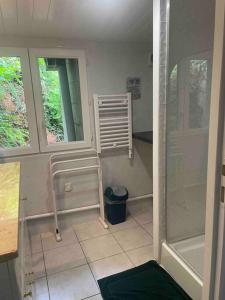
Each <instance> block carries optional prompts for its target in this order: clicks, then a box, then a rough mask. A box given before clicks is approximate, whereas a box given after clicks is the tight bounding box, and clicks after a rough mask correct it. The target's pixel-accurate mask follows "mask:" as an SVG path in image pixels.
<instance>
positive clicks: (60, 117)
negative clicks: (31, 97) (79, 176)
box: [38, 57, 84, 144]
mask: <svg viewBox="0 0 225 300" xmlns="http://www.w3.org/2000/svg"><path fill="white" fill-rule="evenodd" d="M38 66H39V73H40V80H41V89H42V100H43V110H44V119H45V125H46V135H47V143H48V144H54V143H57V142H72V141H82V140H83V138H84V137H83V124H82V108H81V95H80V78H79V65H78V60H77V59H68V58H66V59H65V58H43V57H41V58H38Z"/></svg>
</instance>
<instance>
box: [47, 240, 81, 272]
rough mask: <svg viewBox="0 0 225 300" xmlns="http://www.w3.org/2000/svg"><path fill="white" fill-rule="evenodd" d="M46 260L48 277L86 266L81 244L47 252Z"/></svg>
mask: <svg viewBox="0 0 225 300" xmlns="http://www.w3.org/2000/svg"><path fill="white" fill-rule="evenodd" d="M44 258H45V265H46V272H47V274H48V275H49V274H54V273H56V272H60V271H64V270H68V269H72V268H74V267H78V266H81V265H84V264H86V259H85V256H84V254H83V251H82V249H81V247H80V244H79V243H77V244H71V245H67V246H65V247H59V248H55V249H52V250H48V251H45V252H44Z"/></svg>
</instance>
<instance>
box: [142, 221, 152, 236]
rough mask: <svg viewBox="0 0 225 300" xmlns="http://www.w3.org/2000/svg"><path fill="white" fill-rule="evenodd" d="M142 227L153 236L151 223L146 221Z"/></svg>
mask: <svg viewBox="0 0 225 300" xmlns="http://www.w3.org/2000/svg"><path fill="white" fill-rule="evenodd" d="M142 227H143V228H144V229H145V230H146V231H147V232H148V233H150V234H151V236H153V223H152V222H151V223H146V224H143V225H142Z"/></svg>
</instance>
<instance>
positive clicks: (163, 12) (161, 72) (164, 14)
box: [153, 0, 225, 300]
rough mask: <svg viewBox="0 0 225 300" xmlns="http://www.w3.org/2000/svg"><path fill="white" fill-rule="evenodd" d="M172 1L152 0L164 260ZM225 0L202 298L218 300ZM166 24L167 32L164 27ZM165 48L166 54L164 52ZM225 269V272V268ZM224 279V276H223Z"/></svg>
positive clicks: (220, 7)
mask: <svg viewBox="0 0 225 300" xmlns="http://www.w3.org/2000/svg"><path fill="white" fill-rule="evenodd" d="M169 5H170V0H166V1H164V0H153V16H154V19H153V52H154V56H153V139H154V143H153V178H154V182H153V197H154V202H153V223H154V226H153V239H154V257H155V259H156V260H158V261H159V263H160V262H161V250H162V244H163V241H165V239H166V224H165V223H166V221H165V217H166V216H165V209H166V203H165V171H166V166H165V132H164V131H165V104H166V102H165V99H166V95H165V94H166V89H165V90H163V91H162V90H160V88H161V87H162V86H166V76H165V67H166V62H165V63H164V64H163V65H162V62H161V59H163V60H166V57H167V51H165V50H164V49H162V48H161V45H162V43H163V42H165V40H163V41H162V40H161V38H162V34H163V35H164V36H166V39H168V23H169ZM224 15H225V0H215V28H214V45H213V66H212V88H211V107H210V128H209V150H208V170H210V172H209V171H208V173H207V195H206V227H205V232H206V235H205V253H204V273H203V282H204V284H203V289H202V299H204V300H212V299H215V300H218V298H214V292H215V287H216V288H217V289H219V288H221V285H222V284H220V285H217V286H215V276H216V272H217V274H218V273H219V274H220V275H221V271H222V270H221V268H219V270H218V269H217V270H216V257H217V236H218V216H219V206H220V191H221V168H222V144H221V141H222V131H223V99H222V97H221V93H220V91H221V89H222V84H221V78H222V62H223V52H224V45H223V40H224V39H223V36H224ZM165 23H167V31H165V28H164V29H163V30H164V31H163V30H162V28H161V27H162V26H163V25H165ZM163 50H164V53H163ZM224 272H225V271H224ZM220 278H221V277H220Z"/></svg>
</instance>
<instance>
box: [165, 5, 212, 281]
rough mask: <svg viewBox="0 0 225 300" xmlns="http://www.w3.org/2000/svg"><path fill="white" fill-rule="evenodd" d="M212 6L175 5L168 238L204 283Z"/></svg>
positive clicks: (168, 151) (168, 111) (170, 65)
mask: <svg viewBox="0 0 225 300" xmlns="http://www.w3.org/2000/svg"><path fill="white" fill-rule="evenodd" d="M196 2H198V3H196ZM200 2H201V3H200ZM212 2H213V1H209V0H207V1H203V0H201V1H184V0H171V1H170V23H169V61H168V90H167V92H168V93H167V100H166V101H167V106H166V219H167V220H166V239H167V243H168V244H169V245H170V246H171V248H172V249H173V250H174V251H175V252H176V253H177V255H178V256H179V257H180V258H181V259H182V260H183V261H185V263H186V264H187V265H188V266H189V267H190V268H191V269H192V270H193V272H194V273H195V274H196V275H197V276H198V277H199V278H202V274H203V258H204V234H205V212H206V179H207V158H208V131H209V111H210V91H211V72H212V68H211V64H212V47H213V30H214V9H211V10H209V9H208V7H209V6H210V5H211V6H212V4H213V3H212ZM200 4H201V6H200ZM206 8H207V9H206ZM212 8H213V6H212Z"/></svg>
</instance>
